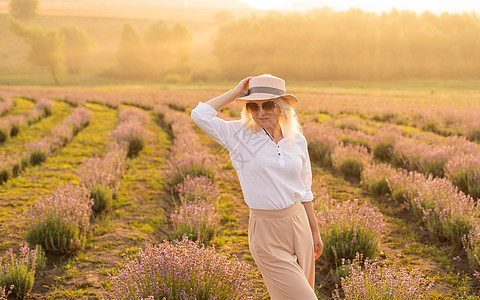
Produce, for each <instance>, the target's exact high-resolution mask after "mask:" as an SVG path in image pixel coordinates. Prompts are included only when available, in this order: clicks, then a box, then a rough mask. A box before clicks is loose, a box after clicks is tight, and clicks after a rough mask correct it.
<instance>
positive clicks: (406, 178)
mask: <svg viewBox="0 0 480 300" xmlns="http://www.w3.org/2000/svg"><path fill="white" fill-rule="evenodd" d="M385 180H386V181H387V183H388V188H389V190H390V193H391V194H392V198H393V199H395V200H396V201H398V202H399V203H404V202H407V204H408V202H409V197H410V198H411V197H412V196H413V195H412V194H411V193H412V192H413V191H414V189H413V188H411V186H415V185H418V184H421V183H422V182H424V181H425V180H426V177H425V175H423V174H421V173H417V172H407V171H405V170H395V171H393V172H392V173H390V174H388V175H387V177H386V178H385ZM407 189H408V191H409V193H410V195H409V197H407Z"/></svg>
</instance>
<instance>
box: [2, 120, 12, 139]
mask: <svg viewBox="0 0 480 300" xmlns="http://www.w3.org/2000/svg"><path fill="white" fill-rule="evenodd" d="M11 131H12V125H11V124H10V122H8V121H7V120H0V144H2V143H5V142H6V141H7V140H8V139H9V138H10V132H11Z"/></svg>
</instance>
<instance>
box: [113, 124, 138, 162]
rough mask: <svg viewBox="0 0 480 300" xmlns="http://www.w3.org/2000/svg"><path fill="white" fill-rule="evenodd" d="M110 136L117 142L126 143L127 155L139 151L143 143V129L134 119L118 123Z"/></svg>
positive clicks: (130, 155)
mask: <svg viewBox="0 0 480 300" xmlns="http://www.w3.org/2000/svg"><path fill="white" fill-rule="evenodd" d="M110 137H111V138H113V139H114V140H116V141H117V142H118V143H119V144H126V145H127V149H128V150H127V156H128V157H132V156H135V155H137V154H138V153H140V151H141V150H142V149H143V147H144V145H145V129H144V127H143V125H142V124H141V123H140V122H137V121H135V120H132V121H126V122H123V123H120V124H119V125H118V126H117V128H115V130H114V131H112V132H111V134H110Z"/></svg>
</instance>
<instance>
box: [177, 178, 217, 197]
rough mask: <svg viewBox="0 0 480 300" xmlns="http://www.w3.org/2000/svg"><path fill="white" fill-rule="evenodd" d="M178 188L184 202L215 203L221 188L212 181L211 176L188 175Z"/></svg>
mask: <svg viewBox="0 0 480 300" xmlns="http://www.w3.org/2000/svg"><path fill="white" fill-rule="evenodd" d="M176 189H177V190H178V194H179V196H180V200H181V201H182V202H183V203H186V202H196V201H206V202H208V203H211V204H214V203H216V201H217V200H218V198H219V197H220V188H219V187H218V185H216V184H214V183H213V182H212V179H211V178H210V177H209V176H191V175H187V176H186V178H185V180H184V181H183V182H182V183H179V184H178V185H177V187H176Z"/></svg>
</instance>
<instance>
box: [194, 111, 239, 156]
mask: <svg viewBox="0 0 480 300" xmlns="http://www.w3.org/2000/svg"><path fill="white" fill-rule="evenodd" d="M217 113H218V112H217V110H215V108H213V107H211V106H210V105H208V104H206V103H203V102H198V105H197V106H196V107H195V108H194V109H193V110H192V112H191V114H190V116H191V117H192V120H193V121H194V122H195V124H197V126H198V127H200V129H202V130H203V132H205V133H206V134H207V135H208V136H210V137H211V138H212V139H214V140H215V141H216V142H218V143H219V144H220V145H222V147H224V148H225V149H227V150H229V151H230V142H231V141H230V139H231V138H232V136H234V133H235V130H236V128H237V127H238V124H239V120H236V121H225V120H222V119H220V118H218V117H215V116H216V115H217Z"/></svg>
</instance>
